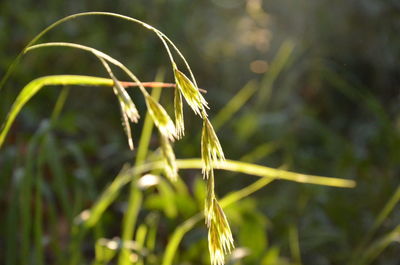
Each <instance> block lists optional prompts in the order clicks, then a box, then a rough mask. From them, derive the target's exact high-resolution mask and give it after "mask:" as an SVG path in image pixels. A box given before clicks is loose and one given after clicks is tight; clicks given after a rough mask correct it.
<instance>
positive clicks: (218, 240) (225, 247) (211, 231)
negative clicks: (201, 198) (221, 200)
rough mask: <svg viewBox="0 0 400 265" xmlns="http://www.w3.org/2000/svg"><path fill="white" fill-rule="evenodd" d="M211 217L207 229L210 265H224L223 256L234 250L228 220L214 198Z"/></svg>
mask: <svg viewBox="0 0 400 265" xmlns="http://www.w3.org/2000/svg"><path fill="white" fill-rule="evenodd" d="M212 205H213V206H212V208H213V214H212V215H213V216H212V219H211V222H210V225H209V228H208V248H209V251H210V257H211V264H212V265H224V262H225V255H227V254H229V253H230V252H231V250H232V249H233V248H234V245H233V237H232V232H231V229H230V227H229V223H228V220H227V218H226V216H225V213H224V212H223V210H222V208H221V206H219V204H218V202H217V200H216V199H215V198H214V199H213V203H212Z"/></svg>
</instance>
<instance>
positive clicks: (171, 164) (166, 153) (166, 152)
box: [161, 134, 178, 181]
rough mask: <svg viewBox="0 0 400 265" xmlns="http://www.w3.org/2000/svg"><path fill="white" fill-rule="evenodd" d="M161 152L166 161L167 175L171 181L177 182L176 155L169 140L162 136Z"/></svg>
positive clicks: (165, 170) (165, 169)
mask: <svg viewBox="0 0 400 265" xmlns="http://www.w3.org/2000/svg"><path fill="white" fill-rule="evenodd" d="M161 150H162V154H163V157H164V161H165V166H164V172H165V175H166V177H167V178H168V179H169V180H170V181H176V180H177V178H178V166H177V165H176V160H175V153H174V150H173V149H172V146H171V143H170V141H169V140H168V138H167V137H165V136H164V135H162V134H161Z"/></svg>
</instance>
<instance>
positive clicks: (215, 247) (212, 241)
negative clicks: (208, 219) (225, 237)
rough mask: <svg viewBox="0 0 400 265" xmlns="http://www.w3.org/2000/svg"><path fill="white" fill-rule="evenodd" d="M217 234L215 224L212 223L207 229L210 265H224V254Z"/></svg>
mask: <svg viewBox="0 0 400 265" xmlns="http://www.w3.org/2000/svg"><path fill="white" fill-rule="evenodd" d="M218 233H219V232H218V228H217V226H216V224H215V223H214V222H213V223H211V226H210V228H209V229H208V250H209V251H210V258H211V265H224V264H225V254H224V251H223V249H222V245H221V240H220V237H219V234H218Z"/></svg>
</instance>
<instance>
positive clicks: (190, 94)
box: [174, 66, 208, 116]
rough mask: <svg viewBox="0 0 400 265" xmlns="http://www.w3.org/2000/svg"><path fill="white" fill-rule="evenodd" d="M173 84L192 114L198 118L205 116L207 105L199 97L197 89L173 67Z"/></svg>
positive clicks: (202, 98) (200, 96) (201, 97)
mask: <svg viewBox="0 0 400 265" xmlns="http://www.w3.org/2000/svg"><path fill="white" fill-rule="evenodd" d="M174 76H175V82H176V85H177V87H178V89H179V90H180V91H181V93H182V95H183V97H184V98H185V99H186V102H187V103H188V104H189V106H190V107H191V108H192V110H193V111H194V113H196V114H197V115H199V116H206V111H205V108H208V103H207V101H206V100H205V99H204V97H203V96H202V95H201V93H200V91H199V89H198V88H197V87H196V86H195V85H194V84H193V83H192V81H190V79H189V78H187V77H186V76H185V74H184V73H182V72H181V71H179V70H178V68H176V66H174Z"/></svg>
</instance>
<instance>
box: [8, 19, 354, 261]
mask: <svg viewBox="0 0 400 265" xmlns="http://www.w3.org/2000/svg"><path fill="white" fill-rule="evenodd" d="M95 15H102V16H112V17H117V18H121V19H124V20H128V21H130V22H134V23H137V24H139V25H141V26H143V27H145V28H146V29H148V30H150V31H152V32H153V33H155V34H156V36H157V37H158V38H159V39H160V40H161V42H162V45H163V46H164V48H165V49H166V52H167V54H168V57H169V59H170V61H171V68H172V73H173V75H174V79H175V88H174V114H175V121H173V120H172V118H171V117H170V116H169V114H168V112H167V111H166V109H165V108H164V107H163V106H162V105H161V103H160V102H159V100H158V97H155V96H154V95H153V94H150V93H149V92H148V91H147V90H146V88H147V83H144V82H141V81H140V80H139V79H138V78H137V77H136V75H135V74H134V73H133V72H132V71H131V70H130V69H128V68H127V67H126V66H125V65H124V64H123V63H121V62H119V61H118V60H116V59H114V58H112V57H111V56H109V55H107V54H106V53H103V52H101V51H99V50H96V49H94V48H92V47H88V46H83V45H80V44H75V43H69V42H49V43H41V44H35V43H36V42H37V41H38V40H39V39H40V38H41V37H42V36H43V35H44V34H46V33H47V32H48V31H50V30H52V29H53V28H55V27H57V26H58V25H60V24H62V23H64V22H67V21H69V20H71V19H75V18H77V17H82V16H95ZM49 47H63V48H66V47H69V48H75V49H79V50H83V51H86V52H90V53H91V54H93V55H94V56H96V57H97V58H98V59H99V61H100V62H101V64H102V65H103V67H104V68H105V70H106V72H107V74H108V75H109V78H99V77H94V76H76V75H56V76H44V77H41V78H38V79H35V80H33V81H31V82H30V83H28V84H27V85H26V86H25V87H24V88H23V89H22V91H21V92H20V93H19V95H18V97H17V99H16V100H15V102H14V103H13V105H12V107H11V110H10V112H9V114H8V116H7V118H6V120H5V122H4V124H3V127H2V129H1V132H0V147H1V146H2V145H3V144H4V141H5V137H6V135H7V133H8V132H9V130H10V127H11V125H12V123H13V122H14V120H15V118H16V117H17V115H18V113H19V112H20V111H21V109H22V108H23V106H24V105H25V104H26V103H27V102H28V101H29V100H30V99H31V98H32V97H33V96H34V95H35V94H36V93H38V92H39V91H40V89H41V88H43V87H45V86H50V85H90V86H108V87H111V88H112V89H113V91H114V94H115V96H116V98H117V100H118V102H119V106H120V110H121V116H122V124H123V127H124V130H125V133H126V136H127V139H128V146H129V148H130V149H131V150H133V148H134V142H133V137H132V130H131V124H130V123H137V122H138V121H139V119H140V117H141V116H140V115H139V111H138V109H137V107H136V105H135V103H134V101H133V100H132V98H131V97H130V95H129V94H128V92H127V89H126V87H127V86H128V85H131V84H135V85H136V86H137V87H138V88H139V90H140V92H141V94H142V96H143V98H144V101H145V104H146V108H147V113H148V115H146V117H149V120H147V121H149V122H150V121H151V123H152V124H154V125H155V126H156V128H157V129H158V131H159V135H160V143H161V152H160V154H161V158H160V159H155V161H153V160H154V159H153V160H152V159H147V156H146V149H147V147H148V142H149V140H148V139H149V135H150V134H151V131H152V130H151V128H150V127H151V126H150V125H148V124H149V123H146V124H147V125H148V126H147V125H146V124H145V125H146V126H145V129H144V132H145V133H146V134H147V136H146V135H143V134H142V137H144V138H142V139H147V140H143V144H141V143H139V147H138V156H137V163H136V165H135V166H133V167H124V168H123V170H121V172H120V173H119V174H118V176H117V177H116V178H115V179H114V180H113V182H112V183H111V184H110V185H109V186H108V187H107V188H106V189H105V190H104V192H103V193H102V195H101V196H100V197H99V198H97V200H96V202H95V203H94V205H93V206H92V207H91V208H90V209H87V210H84V211H82V212H81V214H80V215H78V216H77V217H76V218H75V219H74V220H75V223H74V225H75V226H74V229H75V230H74V233H75V234H76V238H77V241H76V242H73V245H74V244H75V245H74V249H79V247H77V246H79V243H80V242H81V241H79V239H81V238H83V237H84V236H85V233H86V231H87V230H88V229H90V228H93V227H94V226H95V225H96V224H97V223H98V222H99V220H101V218H102V215H103V213H104V212H105V211H106V209H107V207H108V206H109V205H110V204H111V203H112V202H113V201H114V200H115V199H116V197H117V196H118V194H119V192H120V190H121V188H122V187H123V186H124V185H126V184H128V183H131V189H130V195H129V200H128V205H127V209H126V211H125V212H124V217H123V221H122V235H121V238H120V239H118V240H117V239H115V240H114V239H113V240H108V239H105V238H98V240H97V241H96V242H97V243H96V245H95V250H96V257H97V261H98V262H100V261H99V260H101V261H102V262H104V261H109V260H111V259H112V258H113V257H114V256H116V253H115V251H116V250H119V256H118V263H119V264H121V265H124V264H130V263H131V262H132V260H134V261H135V262H137V263H139V264H144V259H145V258H146V255H148V253H146V251H145V250H143V246H144V241H145V240H144V238H145V237H146V234H147V233H150V231H152V233H153V234H154V233H156V232H155V230H151V228H152V227H148V226H146V224H141V225H140V226H139V228H138V229H137V234H136V241H135V240H134V236H133V234H134V230H135V227H136V223H137V219H138V215H139V212H140V209H141V207H142V206H143V197H144V192H143V191H142V190H141V188H140V187H139V185H138V182H139V180H140V178H141V177H142V176H143V175H144V174H145V173H148V172H157V171H159V170H161V171H162V172H163V173H164V175H165V176H166V177H167V178H168V179H169V180H170V181H171V182H173V183H174V184H173V185H176V186H175V188H176V190H177V191H179V192H180V195H182V194H186V195H187V191H186V190H185V188H184V185H183V186H182V183H181V180H180V179H179V178H178V170H179V169H187V168H196V169H201V170H202V174H203V178H204V179H205V180H206V189H205V190H206V194H205V199H204V200H205V203H204V218H205V223H206V227H207V229H208V249H209V252H210V258H211V264H213V265H223V264H225V257H226V255H227V254H229V253H230V252H231V251H232V250H233V249H234V239H233V235H232V232H231V228H230V225H229V222H228V218H227V216H226V214H225V212H224V206H225V205H228V204H230V203H234V202H237V201H238V200H240V199H241V198H244V197H246V196H248V195H250V194H251V193H253V192H255V191H256V190H258V189H261V188H262V187H264V186H265V185H267V184H269V183H270V182H271V181H272V180H273V179H278V178H279V179H286V180H291V181H298V182H302V183H315V184H320V185H332V186H338V187H353V186H354V185H355V184H354V182H351V181H346V180H339V179H331V178H323V177H318V176H308V175H303V174H297V173H293V172H288V171H284V170H277V169H271V168H266V167H261V166H257V165H252V164H246V163H242V162H239V161H230V160H228V161H225V155H224V152H223V149H222V146H221V144H220V141H219V139H218V136H217V134H216V132H215V130H214V128H213V126H212V124H211V122H210V120H209V118H208V114H207V109H208V108H209V106H208V103H207V101H206V99H205V98H204V97H203V95H202V94H201V92H200V90H199V88H198V86H197V83H196V80H195V78H194V75H193V73H192V71H191V68H190V66H189V64H188V62H187V60H186V59H185V57H184V56H183V55H182V53H181V52H180V50H179V49H178V48H177V47H176V45H175V44H174V43H173V42H172V41H171V40H170V39H169V38H168V37H167V36H166V35H165V34H164V33H162V32H161V31H159V30H158V29H156V28H154V27H152V26H150V25H148V24H146V23H144V22H142V21H140V20H137V19H134V18H130V17H127V16H122V15H119V14H113V13H107V12H87V13H80V14H75V15H72V16H68V17H66V18H63V19H61V20H59V21H57V22H55V23H54V24H52V25H51V26H49V27H48V28H46V29H45V30H44V31H42V32H41V33H40V34H39V35H38V36H37V37H35V38H34V39H33V40H32V41H31V42H30V43H29V44H28V46H27V47H26V48H25V49H24V50H23V53H22V54H25V53H27V52H31V51H33V50H35V49H38V48H49ZM172 52H174V54H177V55H178V58H180V60H182V61H183V63H184V65H185V67H186V71H187V72H188V73H189V76H190V77H188V76H186V75H185V74H184V73H183V72H182V71H181V70H179V69H178V66H177V63H176V58H175V57H174V55H173V53H172ZM21 58H22V55H20V56H18V57H17V60H16V62H15V63H14V64H13V66H12V67H11V68H10V70H9V72H8V73H7V74H6V76H5V77H4V78H3V80H2V83H1V84H4V82H5V80H6V79H7V78H8V76H9V73H11V72H12V71H13V67H16V65H17V63H18V61H19V60H20V59H21ZM111 67H118V68H119V69H120V70H122V71H123V72H124V74H126V76H128V77H129V78H130V79H131V82H130V83H127V82H122V81H120V80H119V79H118V78H117V77H116V75H115V74H114V72H113V70H112V68H111ZM182 98H183V99H184V100H185V101H186V103H187V104H188V105H189V106H190V108H191V109H192V111H193V112H194V113H195V114H196V115H198V116H199V117H200V118H201V120H202V125H203V127H202V132H201V144H200V147H201V148H200V149H201V158H200V159H192V160H179V159H176V156H175V153H174V150H173V147H172V142H174V141H175V140H179V139H181V138H182V137H183V136H184V135H185V125H184V115H183V99H182ZM149 128H150V129H149ZM146 141H147V143H145V142H146ZM143 146H144V147H143ZM143 148H144V149H143ZM139 150H140V151H139ZM143 150H144V151H143ZM139 153H140V159H139ZM215 168H220V169H224V170H230V171H234V172H244V173H246V174H253V175H256V176H260V177H262V178H264V179H263V181H258V182H255V183H254V184H253V185H250V186H249V187H247V188H244V189H242V190H239V191H237V192H236V193H232V194H231V196H230V197H229V196H227V197H226V199H225V200H224V199H222V200H221V201H218V199H217V197H218V196H217V195H216V192H215V183H214V182H215V178H214V169H215ZM154 179H156V180H157V181H158V182H157V181H156V182H155V183H156V184H157V185H159V188H160V193H161V191H162V193H163V194H164V195H165V197H166V198H167V197H168V198H172V197H173V196H174V190H172V189H171V188H170V186H168V185H169V184H165V183H164V182H163V181H162V180H159V178H154ZM266 179H267V180H266ZM156 184H154V185H156ZM35 185H36V186H35V188H36V189H37V190H40V183H35ZM150 186H151V185H149V186H146V185H143V187H146V188H148V187H150ZM171 190H172V191H171ZM226 201H229V203H227V202H226ZM171 202H172V200H167V202H165V205H167V206H165V207H166V208H168V210H166V212H168V214H169V215H170V216H174V215H176V213H175V212H176V211H175V210H174V209H175V208H173V207H174V205H173V204H172V205H171ZM41 203H42V201H41V198H39V197H38V198H37V200H36V205H37V208H38V209H41V206H42V204H41ZM35 217H36V219H35V220H36V221H35V225H36V226H37V230H36V231H37V234H36V238H35V239H36V242H39V241H40V235H41V233H42V231H41V230H40V228H41V227H40V223H41V221H42V220H41V219H40V217H41V215H40V211H38V212H37V215H36V216H35ZM201 219H202V215H199V214H196V215H194V216H193V217H191V218H189V219H188V220H187V221H186V222H185V223H183V224H182V226H180V227H178V228H177V230H176V231H177V232H176V233H174V234H172V236H171V238H170V241H169V243H168V245H167V247H166V250H165V253H164V256H163V260H162V264H163V265H170V264H172V262H173V259H174V255H175V252H176V248H177V246H178V245H179V242H180V240H181V239H182V237H183V235H184V234H185V233H186V232H187V231H188V230H190V229H191V228H192V227H193V226H194V224H196V223H197V222H198V221H199V220H201ZM153 228H154V227H153ZM77 231H78V232H77ZM147 231H149V232H147ZM153 241H154V239H153ZM152 245H154V244H152ZM107 247H108V249H107V250H105V248H107ZM136 247H138V248H139V249H140V251H137V252H135V250H137V248H136ZM24 248H25V249H27V246H26V245H25V246H24ZM149 248H150V247H149ZM151 248H154V246H153V247H151ZM142 250H143V251H142ZM105 251H106V252H107V253H106V254H104V252H105ZM38 253H40V254H43V249H41V248H39V247H38ZM37 257H38V259H43V255H37ZM71 259H72V260H73V261H74V262H71V264H78V263H79V262H78V260H79V254H77V255H76V256H74V257H72V258H71ZM38 263H40V262H38Z"/></svg>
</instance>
